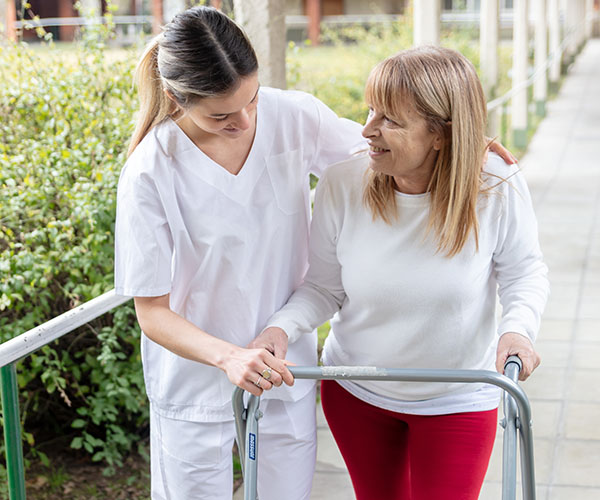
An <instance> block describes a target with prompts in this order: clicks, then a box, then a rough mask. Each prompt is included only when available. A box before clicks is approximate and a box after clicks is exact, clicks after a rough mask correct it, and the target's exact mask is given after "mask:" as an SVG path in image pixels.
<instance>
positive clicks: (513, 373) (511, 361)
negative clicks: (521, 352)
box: [504, 356, 523, 382]
mask: <svg viewBox="0 0 600 500" xmlns="http://www.w3.org/2000/svg"><path fill="white" fill-rule="evenodd" d="M522 369H523V361H521V358H519V356H509V357H508V359H507V360H506V363H504V375H506V376H507V377H508V378H510V379H512V380H513V381H514V382H517V381H518V380H519V373H520V371H521V370H522Z"/></svg>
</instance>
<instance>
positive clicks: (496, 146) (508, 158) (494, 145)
mask: <svg viewBox="0 0 600 500" xmlns="http://www.w3.org/2000/svg"><path fill="white" fill-rule="evenodd" d="M486 139H487V141H488V144H489V145H488V149H489V150H490V151H491V152H492V153H496V154H497V155H498V156H499V157H500V158H502V159H503V160H504V163H507V164H508V165H512V164H513V163H517V157H516V156H514V155H513V154H512V153H511V152H510V151H509V150H508V149H506V148H505V147H504V146H503V145H502V144H500V143H499V142H498V141H496V140H494V139H491V138H490V137H487V138H486ZM486 160H487V152H486Z"/></svg>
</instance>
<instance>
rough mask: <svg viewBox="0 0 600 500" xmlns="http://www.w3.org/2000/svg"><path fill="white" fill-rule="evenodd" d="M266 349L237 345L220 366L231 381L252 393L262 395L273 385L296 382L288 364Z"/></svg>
mask: <svg viewBox="0 0 600 500" xmlns="http://www.w3.org/2000/svg"><path fill="white" fill-rule="evenodd" d="M286 363H287V362H286V361H285V360H282V359H278V358H276V357H275V356H273V354H271V353H270V352H269V351H267V350H266V349H262V348H261V349H244V348H243V347H238V346H235V347H234V348H233V350H232V351H231V352H230V353H229V355H228V356H227V357H226V358H225V359H223V361H222V362H221V363H219V364H218V366H219V367H220V368H221V369H222V370H224V371H225V373H226V374H227V378H229V381H230V382H231V383H233V384H235V385H237V386H238V387H241V388H242V389H244V390H246V391H248V392H249V393H250V394H254V395H255V396H260V395H261V394H262V393H263V391H268V390H269V389H271V388H273V386H280V385H281V384H282V383H283V382H285V383H286V384H287V385H293V384H294V377H293V376H292V374H291V373H290V371H289V370H288V368H287V366H286Z"/></svg>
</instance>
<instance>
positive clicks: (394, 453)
mask: <svg viewBox="0 0 600 500" xmlns="http://www.w3.org/2000/svg"><path fill="white" fill-rule="evenodd" d="M321 401H322V405H323V411H324V412H325V417H326V418H327V422H328V423H329V427H330V429H331V432H332V433H333V436H334V438H335V440H336V442H337V445H338V447H339V449H340V451H341V453H342V456H343V457H344V461H345V462H346V466H347V467H348V471H349V472H350V477H351V479H352V485H353V487H354V491H355V493H356V498H357V500H477V498H478V496H479V492H480V490H481V485H482V483H483V479H484V477H485V473H486V470H487V467H488V462H489V459H490V455H491V453H492V447H493V445H494V438H495V436H496V425H497V410H490V411H481V412H470V413H456V414H449V415H433V416H428V415H427V416H423V415H408V414H404V413H396V412H393V411H389V410H384V409H382V408H378V407H376V406H373V405H370V404H368V403H365V402H364V401H361V400H360V399H358V398H355V397H354V396H353V395H352V394H350V393H349V392H348V391H346V390H345V389H344V388H343V387H341V386H340V385H339V384H338V383H337V382H335V381H332V380H324V381H323V382H322V385H321Z"/></svg>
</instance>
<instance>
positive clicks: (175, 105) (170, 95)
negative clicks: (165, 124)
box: [163, 89, 184, 116]
mask: <svg viewBox="0 0 600 500" xmlns="http://www.w3.org/2000/svg"><path fill="white" fill-rule="evenodd" d="M163 92H164V93H165V95H166V96H167V98H168V99H169V100H170V101H171V111H170V113H169V114H171V116H174V114H180V113H184V110H183V108H182V107H181V106H180V105H179V103H178V102H177V99H175V96H174V95H173V93H172V92H171V91H170V90H169V89H163Z"/></svg>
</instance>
